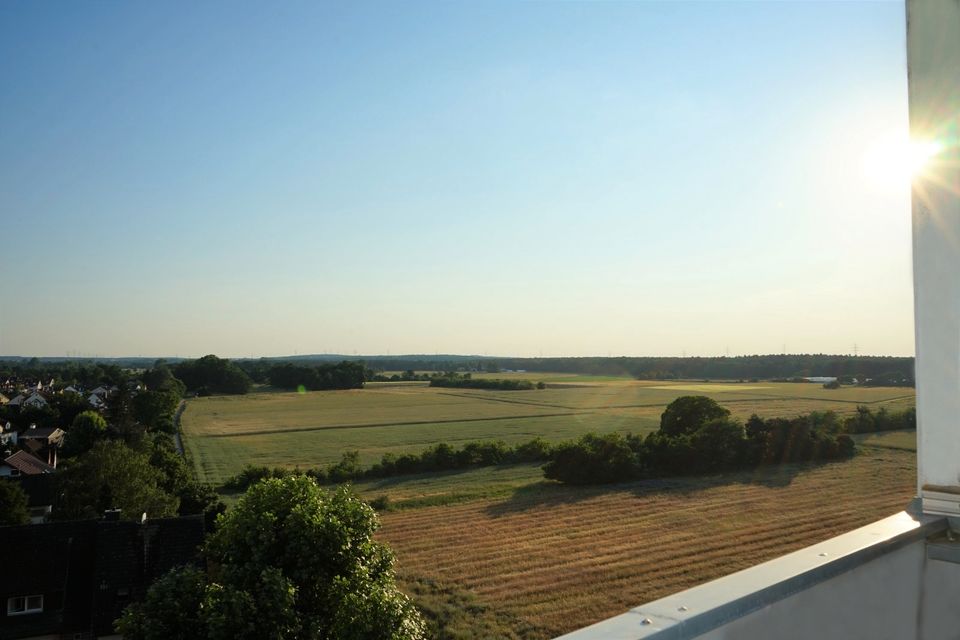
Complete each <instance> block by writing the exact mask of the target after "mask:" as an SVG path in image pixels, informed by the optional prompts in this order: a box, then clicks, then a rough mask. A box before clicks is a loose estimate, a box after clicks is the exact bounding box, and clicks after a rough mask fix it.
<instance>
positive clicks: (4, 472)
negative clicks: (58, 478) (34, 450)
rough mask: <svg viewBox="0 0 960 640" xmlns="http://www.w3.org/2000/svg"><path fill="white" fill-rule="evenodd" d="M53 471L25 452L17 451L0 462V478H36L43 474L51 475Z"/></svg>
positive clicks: (41, 461)
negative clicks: (22, 476)
mask: <svg viewBox="0 0 960 640" xmlns="http://www.w3.org/2000/svg"><path fill="white" fill-rule="evenodd" d="M55 470H56V469H54V468H53V467H51V466H50V465H48V464H47V463H45V462H44V461H43V460H41V459H40V458H38V457H36V456H34V455H31V454H29V453H27V452H26V451H17V452H15V453H13V454H12V455H9V456H7V457H6V458H4V459H3V461H2V462H0V477H4V476H10V477H16V476H21V475H24V476H36V475H40V474H43V473H53V472H54V471H55Z"/></svg>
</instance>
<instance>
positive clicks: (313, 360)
mask: <svg viewBox="0 0 960 640" xmlns="http://www.w3.org/2000/svg"><path fill="white" fill-rule="evenodd" d="M182 360H183V359H182V358H168V359H166V363H167V364H170V365H175V364H176V363H179V362H181V361H182ZM342 361H349V362H360V363H363V364H364V365H365V366H366V367H367V368H369V369H371V370H373V371H408V370H411V371H489V372H498V371H503V370H508V369H509V370H514V371H516V370H524V371H528V372H531V373H544V372H550V373H576V374H583V375H605V376H629V377H633V378H640V379H647V380H674V379H709V380H749V379H753V378H757V379H791V378H799V377H812V376H836V377H840V378H857V379H858V381H860V382H863V381H864V380H865V379H867V378H869V379H872V381H873V382H874V383H875V384H900V385H912V384H913V366H914V365H913V358H903V357H892V356H839V355H824V354H801V355H794V354H786V355H757V356H737V357H717V358H699V357H691V358H653V357H636V358H635V357H613V358H602V357H587V358H500V357H497V358H492V357H483V356H458V355H403V356H348V355H327V354H322V355H307V356H288V357H276V358H238V359H236V360H234V362H236V363H237V364H238V365H240V367H241V368H242V369H243V370H244V371H246V372H247V373H248V374H250V375H251V377H253V378H254V379H256V378H258V377H259V376H257V375H256V374H257V373H260V372H261V371H264V370H266V369H268V368H270V367H272V366H274V365H277V364H281V363H296V364H298V365H301V366H308V367H316V366H323V365H330V364H332V363H337V362H342ZM66 363H71V364H72V366H70V365H68V366H67V367H66V369H67V371H68V372H69V373H74V372H75V373H81V372H82V371H83V369H84V368H87V367H91V368H92V366H93V365H95V364H99V365H100V368H104V367H109V366H110V365H113V366H115V367H129V368H150V367H152V366H154V364H155V359H153V358H98V359H83V358H20V357H0V375H4V374H6V375H11V374H13V375H17V374H19V375H26V376H31V377H32V376H37V377H40V376H42V375H43V374H44V372H47V373H55V372H56V373H60V374H61V377H62V373H64V367H63V365H64V364H66ZM38 374H39V375H38ZM66 377H67V378H70V377H73V376H70V375H69V374H68V375H67V376H66ZM77 377H82V375H80V376H77ZM97 377H99V376H97Z"/></svg>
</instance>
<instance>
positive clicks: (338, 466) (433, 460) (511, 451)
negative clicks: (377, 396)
mask: <svg viewBox="0 0 960 640" xmlns="http://www.w3.org/2000/svg"><path fill="white" fill-rule="evenodd" d="M552 452H553V448H552V447H551V446H550V445H549V444H548V443H547V442H546V441H544V440H543V439H541V438H535V439H533V440H530V441H529V442H524V443H521V444H518V445H516V446H513V447H511V446H510V445H508V444H507V443H505V442H503V441H502V440H496V441H486V442H468V443H467V444H465V445H463V447H461V448H459V449H458V448H456V447H453V446H451V445H449V444H447V443H445V442H441V443H439V444H436V445H434V446H432V447H429V448H428V449H425V450H424V451H422V452H421V453H405V454H402V455H396V454H393V453H385V454H384V455H383V457H382V458H381V459H380V462H377V463H375V464H374V465H373V466H371V467H368V468H366V469H364V468H363V466H362V465H361V464H360V455H359V453H358V452H357V451H347V452H346V453H344V454H343V457H342V458H341V459H340V461H339V462H337V463H335V464H331V465H328V466H327V467H326V468H314V469H308V470H306V471H302V472H301V471H300V470H293V471H291V470H289V469H284V468H281V467H274V468H273V469H271V468H269V467H263V466H253V465H247V466H246V467H244V469H243V470H242V471H241V472H240V473H238V474H237V475H235V476H233V477H231V478H229V479H228V480H227V481H226V482H224V484H223V486H224V488H225V489H229V490H231V491H242V490H245V489H246V488H247V487H249V486H250V485H251V484H255V483H257V482H259V481H260V480H262V479H264V478H283V477H286V476H287V475H290V474H291V473H293V474H296V473H305V474H306V475H309V476H310V477H312V478H313V479H314V480H316V481H317V482H347V481H350V480H362V479H364V478H385V477H390V476H398V475H409V474H415V473H430V472H435V471H452V470H456V469H469V468H472V467H491V466H496V465H500V464H516V463H520V462H543V461H546V460H549V459H550V455H551V453H552Z"/></svg>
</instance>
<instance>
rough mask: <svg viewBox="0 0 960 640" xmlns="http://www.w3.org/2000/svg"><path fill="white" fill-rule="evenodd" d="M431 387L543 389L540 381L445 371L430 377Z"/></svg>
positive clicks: (498, 389)
mask: <svg viewBox="0 0 960 640" xmlns="http://www.w3.org/2000/svg"><path fill="white" fill-rule="evenodd" d="M430 386H431V387H451V388H454V389H488V390H492V391H530V390H531V389H534V388H537V389H543V388H544V386H545V385H544V384H543V383H542V382H541V383H539V384H537V385H534V384H533V383H532V382H531V381H529V380H494V379H491V378H473V377H471V376H470V374H469V373H468V374H465V375H459V374H456V373H446V374H443V375H441V376H435V377H433V378H430Z"/></svg>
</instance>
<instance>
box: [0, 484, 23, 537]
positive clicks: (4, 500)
mask: <svg viewBox="0 0 960 640" xmlns="http://www.w3.org/2000/svg"><path fill="white" fill-rule="evenodd" d="M29 523H30V511H29V509H28V508H27V494H25V493H24V492H23V489H21V488H20V485H18V484H16V483H15V482H14V481H13V480H0V526H7V525H12V524H29Z"/></svg>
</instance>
